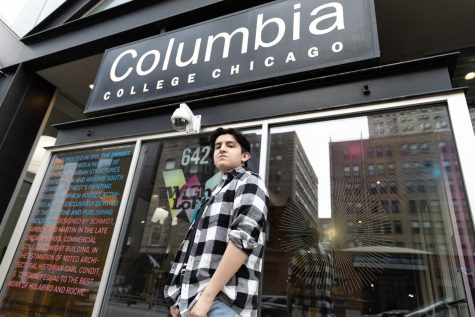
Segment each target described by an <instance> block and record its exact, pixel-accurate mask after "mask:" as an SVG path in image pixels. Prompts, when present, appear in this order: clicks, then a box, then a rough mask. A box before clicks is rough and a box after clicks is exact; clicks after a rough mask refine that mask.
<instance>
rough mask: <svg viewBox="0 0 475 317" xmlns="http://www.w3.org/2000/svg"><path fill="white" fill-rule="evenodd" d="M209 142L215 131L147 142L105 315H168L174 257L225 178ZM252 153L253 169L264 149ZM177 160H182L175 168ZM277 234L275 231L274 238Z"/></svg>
mask: <svg viewBox="0 0 475 317" xmlns="http://www.w3.org/2000/svg"><path fill="white" fill-rule="evenodd" d="M259 133H260V130H259ZM245 134H246V136H247V137H248V139H249V141H250V143H252V144H258V143H260V139H261V137H260V134H257V132H256V131H245ZM208 141H209V135H193V136H192V135H190V136H186V137H181V138H173V139H165V140H157V141H149V142H146V143H144V144H143V146H142V149H141V152H140V156H139V165H138V167H137V172H136V175H138V176H137V177H136V178H135V180H134V184H133V187H132V188H133V190H132V193H131V197H130V199H129V206H128V210H127V214H128V216H127V218H128V219H129V220H128V224H127V230H126V231H125V235H124V236H123V238H122V239H121V242H120V247H119V248H120V249H119V255H118V257H117V260H116V261H117V269H116V270H115V272H113V276H112V277H111V278H110V283H109V286H108V287H109V292H108V294H109V296H108V297H107V298H106V302H107V304H106V305H105V306H104V308H103V311H102V312H101V316H113V317H116V316H145V317H147V316H150V317H152V316H154V317H156V316H158V317H166V316H168V307H167V305H166V304H165V302H164V301H163V287H164V284H165V280H166V276H167V273H168V272H169V270H170V262H171V261H172V260H173V259H174V257H175V253H176V251H177V249H178V247H179V245H180V244H181V242H182V241H183V239H184V237H185V234H186V233H187V231H188V228H189V226H190V220H191V217H192V215H193V212H194V210H195V208H196V205H197V204H198V202H199V200H200V198H201V196H202V195H203V194H207V193H208V192H210V191H211V189H212V188H213V187H214V186H215V185H216V184H217V183H218V182H219V180H220V179H221V178H220V177H221V176H220V173H219V172H218V171H217V170H216V169H215V167H214V163H213V150H212V149H211V147H210V145H209V144H208ZM251 152H252V158H251V160H250V161H249V162H248V169H249V170H252V171H256V172H257V171H258V169H259V166H258V165H259V157H260V155H259V154H260V153H259V150H258V149H257V147H256V146H253V148H252V150H251ZM289 155H290V153H288V154H287V157H286V159H287V158H289ZM171 158H175V159H171ZM172 161H173V162H175V163H176V165H175V167H174V169H169V168H170V167H171V162H172ZM286 173H287V174H289V173H290V171H289V170H283V171H282V173H281V174H282V180H277V179H276V180H275V181H274V182H273V184H272V185H273V186H274V188H275V189H276V192H279V187H282V189H286V188H288V186H287V185H288V179H287V177H286ZM303 197H304V201H305V202H309V201H311V200H308V199H306V197H307V196H305V195H303ZM274 235H275V233H274V232H273V231H272V230H270V232H269V238H271V239H274Z"/></svg>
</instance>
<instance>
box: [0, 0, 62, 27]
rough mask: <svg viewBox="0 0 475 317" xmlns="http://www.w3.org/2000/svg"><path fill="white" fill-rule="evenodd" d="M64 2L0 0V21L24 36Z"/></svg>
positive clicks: (60, 0)
mask: <svg viewBox="0 0 475 317" xmlns="http://www.w3.org/2000/svg"><path fill="white" fill-rule="evenodd" d="M65 1H66V0H34V1H32V0H15V1H12V0H0V19H2V20H3V21H4V22H5V23H6V24H7V25H8V26H9V27H10V28H11V29H12V30H13V31H14V32H15V33H16V34H17V35H19V36H24V35H25V34H26V33H28V32H29V31H30V30H31V29H33V27H35V26H36V25H37V24H38V23H40V22H41V21H42V20H44V19H45V18H46V17H47V16H48V15H50V14H51V13H52V12H53V11H54V10H56V9H57V8H58V7H59V6H60V5H61V4H63V3H64V2H65Z"/></svg>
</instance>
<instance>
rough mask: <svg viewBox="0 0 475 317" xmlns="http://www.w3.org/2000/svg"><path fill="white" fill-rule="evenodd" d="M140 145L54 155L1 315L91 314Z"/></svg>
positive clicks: (5, 291) (6, 285)
mask: <svg viewBox="0 0 475 317" xmlns="http://www.w3.org/2000/svg"><path fill="white" fill-rule="evenodd" d="M133 150H134V146H132V145H126V146H116V147H108V148H101V149H92V150H90V149H88V150H81V151H75V152H65V153H60V154H55V155H53V157H52V160H51V162H50V165H49V167H48V170H47V172H46V175H45V178H44V180H43V183H42V185H41V188H40V191H39V193H38V196H37V198H36V201H35V203H34V205H33V209H32V211H31V215H30V218H29V220H28V225H27V227H26V228H25V231H24V233H23V237H22V240H21V242H20V245H19V248H18V250H17V252H16V255H15V258H14V260H13V262H12V265H11V267H10V272H9V276H8V278H7V280H6V282H5V283H4V285H3V289H2V293H1V297H0V316H4V317H10V316H15V317H19V316H71V317H76V316H81V317H82V316H91V314H92V310H93V308H94V303H95V299H96V295H97V290H98V287H99V282H100V280H101V277H102V274H103V269H104V264H105V261H106V257H107V253H108V251H109V245H110V242H111V238H112V233H113V230H114V226H115V222H116V218H117V213H118V211H119V206H120V204H121V201H122V198H123V191H124V187H125V183H126V179H127V175H128V173H129V168H130V163H131V159H132V154H133Z"/></svg>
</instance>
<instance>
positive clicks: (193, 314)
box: [190, 296, 214, 317]
mask: <svg viewBox="0 0 475 317" xmlns="http://www.w3.org/2000/svg"><path fill="white" fill-rule="evenodd" d="M213 302H214V299H213V298H207V297H206V296H201V297H200V298H199V299H198V301H197V302H196V304H194V305H193V307H192V308H191V311H190V317H206V316H208V312H209V310H210V309H211V306H213Z"/></svg>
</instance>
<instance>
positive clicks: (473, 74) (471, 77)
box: [465, 72, 475, 80]
mask: <svg viewBox="0 0 475 317" xmlns="http://www.w3.org/2000/svg"><path fill="white" fill-rule="evenodd" d="M474 78H475V72H470V73H468V74H467V75H465V80H471V79H474Z"/></svg>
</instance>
